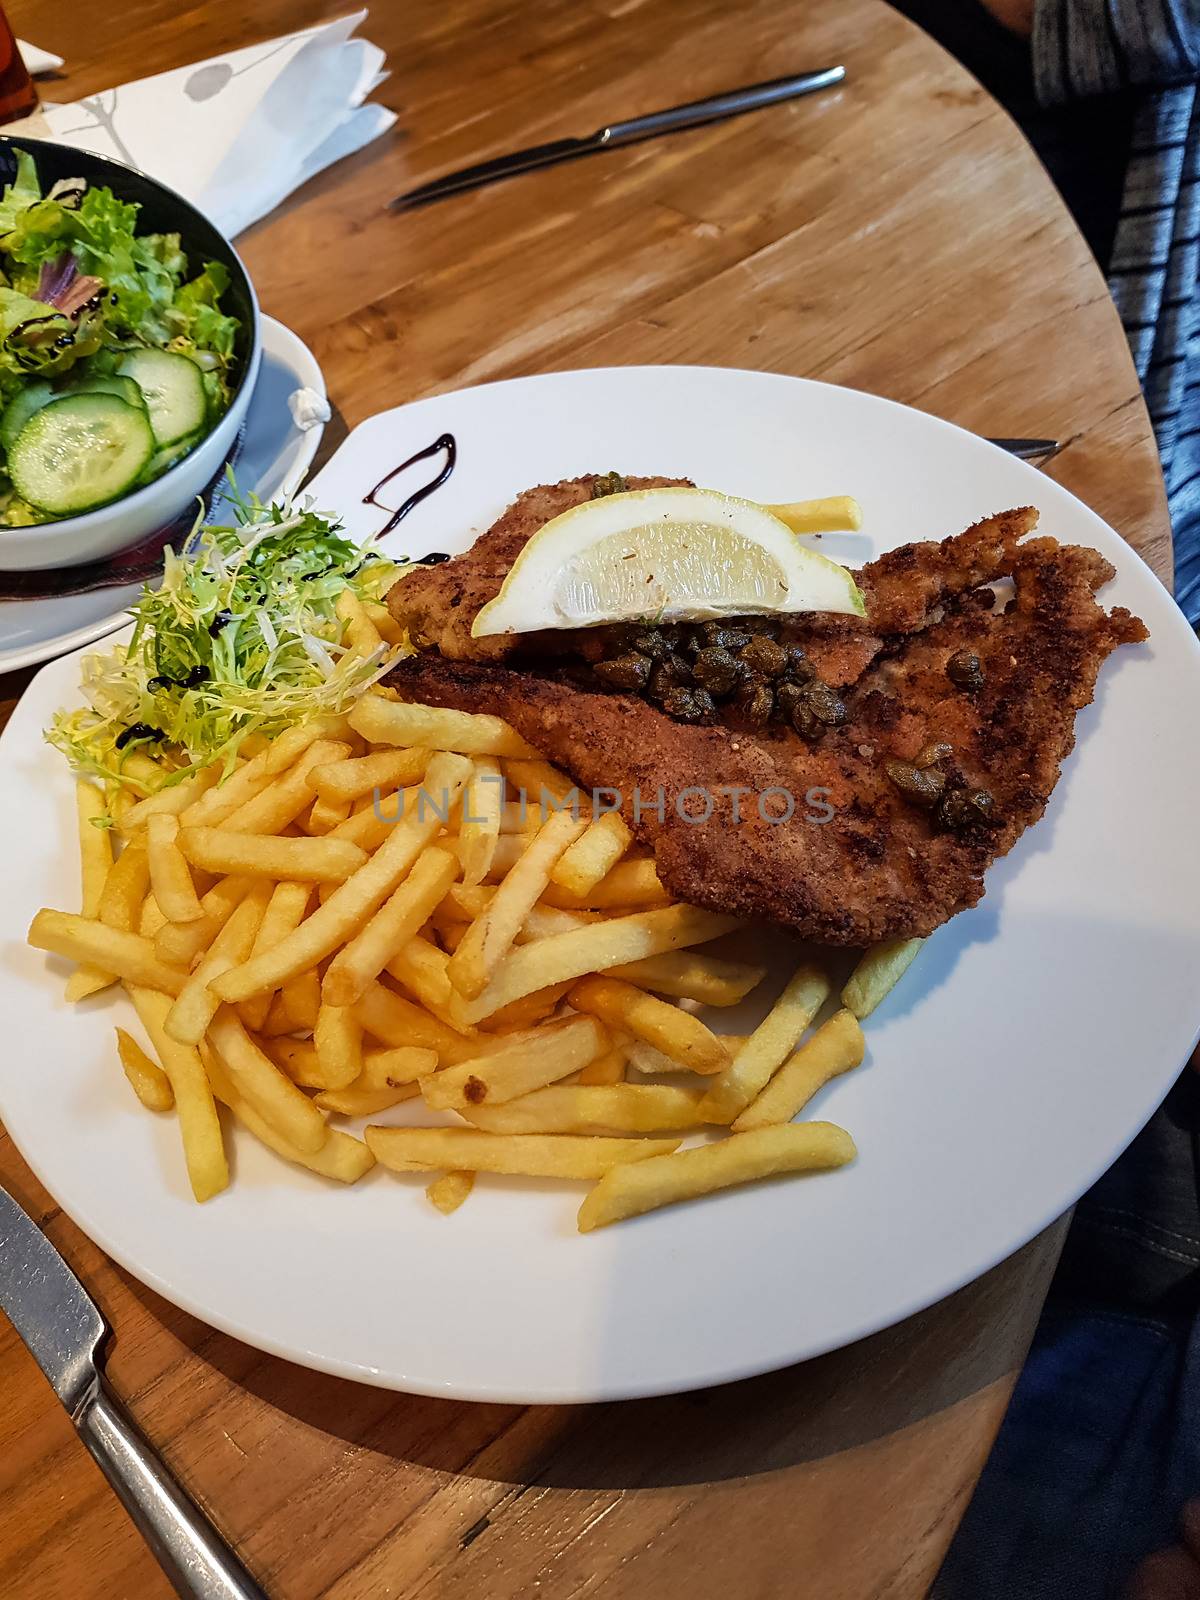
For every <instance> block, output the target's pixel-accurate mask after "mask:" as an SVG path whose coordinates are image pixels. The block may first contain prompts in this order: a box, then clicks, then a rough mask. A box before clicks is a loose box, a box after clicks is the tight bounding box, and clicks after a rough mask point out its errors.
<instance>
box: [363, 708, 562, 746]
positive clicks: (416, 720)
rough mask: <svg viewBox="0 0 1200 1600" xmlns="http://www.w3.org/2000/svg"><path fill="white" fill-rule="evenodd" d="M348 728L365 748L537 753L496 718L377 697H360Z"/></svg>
mask: <svg viewBox="0 0 1200 1600" xmlns="http://www.w3.org/2000/svg"><path fill="white" fill-rule="evenodd" d="M350 726H351V727H352V728H353V729H354V731H355V733H361V734H362V736H363V738H364V739H366V740H367V742H368V743H369V744H395V745H403V746H405V747H406V748H411V747H413V746H418V747H423V748H424V749H427V750H438V751H447V750H453V751H456V752H457V753H458V754H460V755H468V756H532V755H536V754H537V752H536V751H535V750H534V749H532V748H531V746H529V745H527V744H526V743H525V741H524V739H522V738H521V736H520V734H518V733H516V732H514V730H513V729H512V728H510V727H509V726H508V724H507V722H502V721H501V720H500V718H499V717H488V716H477V715H475V714H473V713H471V712H469V711H447V710H444V709H442V708H440V707H437V706H422V705H409V704H405V703H404V702H402V701H399V700H385V699H383V697H382V696H381V695H377V694H365V695H364V696H363V697H362V699H361V700H360V701H359V702H358V704H357V705H356V706H355V707H354V710H353V711H352V712H351V713H350Z"/></svg>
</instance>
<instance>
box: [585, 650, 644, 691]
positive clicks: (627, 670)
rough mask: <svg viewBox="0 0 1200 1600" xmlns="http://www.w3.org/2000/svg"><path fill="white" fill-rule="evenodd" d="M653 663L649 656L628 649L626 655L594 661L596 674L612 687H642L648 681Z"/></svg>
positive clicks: (635, 688)
mask: <svg viewBox="0 0 1200 1600" xmlns="http://www.w3.org/2000/svg"><path fill="white" fill-rule="evenodd" d="M652 666H653V663H652V662H651V660H650V657H649V656H643V655H639V654H638V652H637V651H636V650H630V651H629V652H628V654H627V655H623V656H614V657H613V659H612V660H611V661H598V662H597V663H596V676H597V677H598V678H602V679H603V680H604V682H605V683H607V684H609V685H610V686H611V687H612V688H614V689H632V690H634V691H637V690H641V689H644V688H645V687H646V685H647V684H648V683H649V682H650V670H651V667H652Z"/></svg>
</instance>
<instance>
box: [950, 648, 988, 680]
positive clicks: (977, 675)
mask: <svg viewBox="0 0 1200 1600" xmlns="http://www.w3.org/2000/svg"><path fill="white" fill-rule="evenodd" d="M946 676H947V677H948V678H949V679H950V682H951V683H956V684H957V685H958V687H959V688H960V689H982V688H983V681H984V678H983V664H982V663H981V661H980V659H979V657H978V656H977V655H976V654H975V652H974V650H958V651H956V652H955V653H954V655H952V656H951V657H950V659H949V661H947V663H946Z"/></svg>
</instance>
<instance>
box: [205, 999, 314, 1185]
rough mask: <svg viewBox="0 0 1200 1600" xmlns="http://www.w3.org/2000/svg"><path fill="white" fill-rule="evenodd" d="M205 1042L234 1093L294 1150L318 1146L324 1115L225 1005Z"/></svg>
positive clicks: (309, 1150) (305, 1149)
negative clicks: (210, 1048) (260, 1047)
mask: <svg viewBox="0 0 1200 1600" xmlns="http://www.w3.org/2000/svg"><path fill="white" fill-rule="evenodd" d="M208 1042H209V1043H210V1044H211V1045H212V1047H213V1049H214V1050H215V1051H216V1053H217V1055H218V1057H219V1058H220V1061H221V1064H222V1065H223V1066H224V1068H225V1070H226V1072H227V1073H228V1075H229V1078H230V1080H231V1082H232V1084H233V1087H234V1089H235V1090H236V1091H237V1093H238V1094H239V1095H241V1096H242V1097H243V1098H244V1099H245V1100H247V1101H248V1102H249V1104H250V1105H252V1106H253V1107H254V1109H255V1110H256V1111H257V1112H258V1114H259V1115H260V1116H261V1117H263V1118H265V1119H266V1121H267V1122H269V1123H270V1125H271V1127H272V1128H274V1129H275V1130H276V1132H277V1133H278V1134H279V1135H280V1137H281V1138H283V1139H285V1140H286V1141H287V1142H288V1144H290V1145H293V1146H294V1147H295V1148H296V1149H297V1150H304V1151H307V1152H309V1153H310V1154H311V1152H312V1151H314V1150H319V1149H320V1148H321V1146H322V1145H323V1144H324V1143H325V1138H326V1135H327V1134H328V1132H329V1130H328V1128H327V1127H326V1126H325V1119H324V1117H323V1116H322V1115H321V1113H320V1111H319V1110H318V1109H317V1107H316V1106H315V1105H313V1103H312V1101H311V1100H310V1099H309V1098H308V1096H307V1095H306V1094H304V1093H302V1092H301V1090H299V1089H298V1088H297V1087H296V1085H295V1084H294V1083H293V1082H292V1080H291V1079H290V1078H288V1077H287V1076H285V1074H284V1073H282V1072H281V1071H280V1070H279V1068H278V1067H277V1066H276V1065H275V1063H274V1062H273V1061H272V1060H271V1058H270V1057H269V1056H267V1055H265V1054H264V1053H263V1051H262V1050H260V1049H259V1047H258V1046H257V1045H256V1044H255V1043H254V1041H253V1039H251V1037H250V1035H249V1034H248V1033H247V1032H246V1030H245V1028H243V1027H242V1025H241V1023H240V1022H239V1021H238V1019H237V1016H236V1015H235V1014H234V1012H232V1011H231V1010H230V1009H229V1007H228V1006H222V1008H221V1009H220V1010H219V1011H218V1012H217V1014H216V1016H215V1017H214V1018H213V1020H212V1024H211V1026H210V1027H209V1030H208Z"/></svg>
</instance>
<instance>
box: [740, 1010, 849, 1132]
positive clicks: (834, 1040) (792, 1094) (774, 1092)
mask: <svg viewBox="0 0 1200 1600" xmlns="http://www.w3.org/2000/svg"><path fill="white" fill-rule="evenodd" d="M865 1050H866V1041H865V1040H864V1038H863V1031H862V1029H861V1028H860V1027H859V1025H858V1018H857V1017H856V1016H855V1015H854V1013H853V1012H852V1011H838V1012H835V1014H834V1015H833V1016H832V1017H830V1019H829V1021H828V1022H826V1023H824V1024H823V1025H822V1026H821V1027H819V1028H818V1029H817V1031H816V1032H815V1033H814V1034H813V1036H812V1037H811V1039H806V1040H805V1041H804V1043H803V1044H802V1045H801V1046H800V1048H799V1050H797V1051H796V1053H795V1055H794V1056H792V1057H791V1058H790V1060H788V1061H785V1062H784V1064H783V1066H782V1067H780V1069H779V1071H778V1072H777V1073H776V1074H775V1076H774V1077H773V1078H772V1079H771V1081H770V1082H769V1083H768V1084H767V1086H766V1088H765V1089H764V1090H763V1091H762V1093H761V1094H760V1095H759V1096H758V1098H757V1099H756V1100H752V1101H751V1102H750V1104H749V1105H748V1106H747V1107H746V1109H745V1111H743V1112H742V1114H741V1116H740V1117H738V1118H737V1120H736V1121H735V1122H734V1124H733V1131H734V1133H745V1132H747V1131H748V1130H749V1129H751V1128H767V1127H770V1126H771V1124H772V1123H775V1122H790V1121H791V1120H792V1118H793V1117H794V1116H795V1115H796V1113H797V1111H799V1110H800V1109H801V1107H802V1106H806V1105H807V1104H808V1102H809V1101H810V1100H811V1099H812V1097H813V1095H814V1094H816V1092H817V1090H818V1089H820V1088H823V1087H824V1085H825V1084H827V1083H828V1082H829V1080H830V1078H836V1077H837V1076H838V1075H839V1074H840V1073H843V1072H849V1071H850V1069H851V1068H852V1067H857V1066H858V1065H859V1063H860V1062H861V1061H862V1058H863V1055H864V1053H865Z"/></svg>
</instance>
